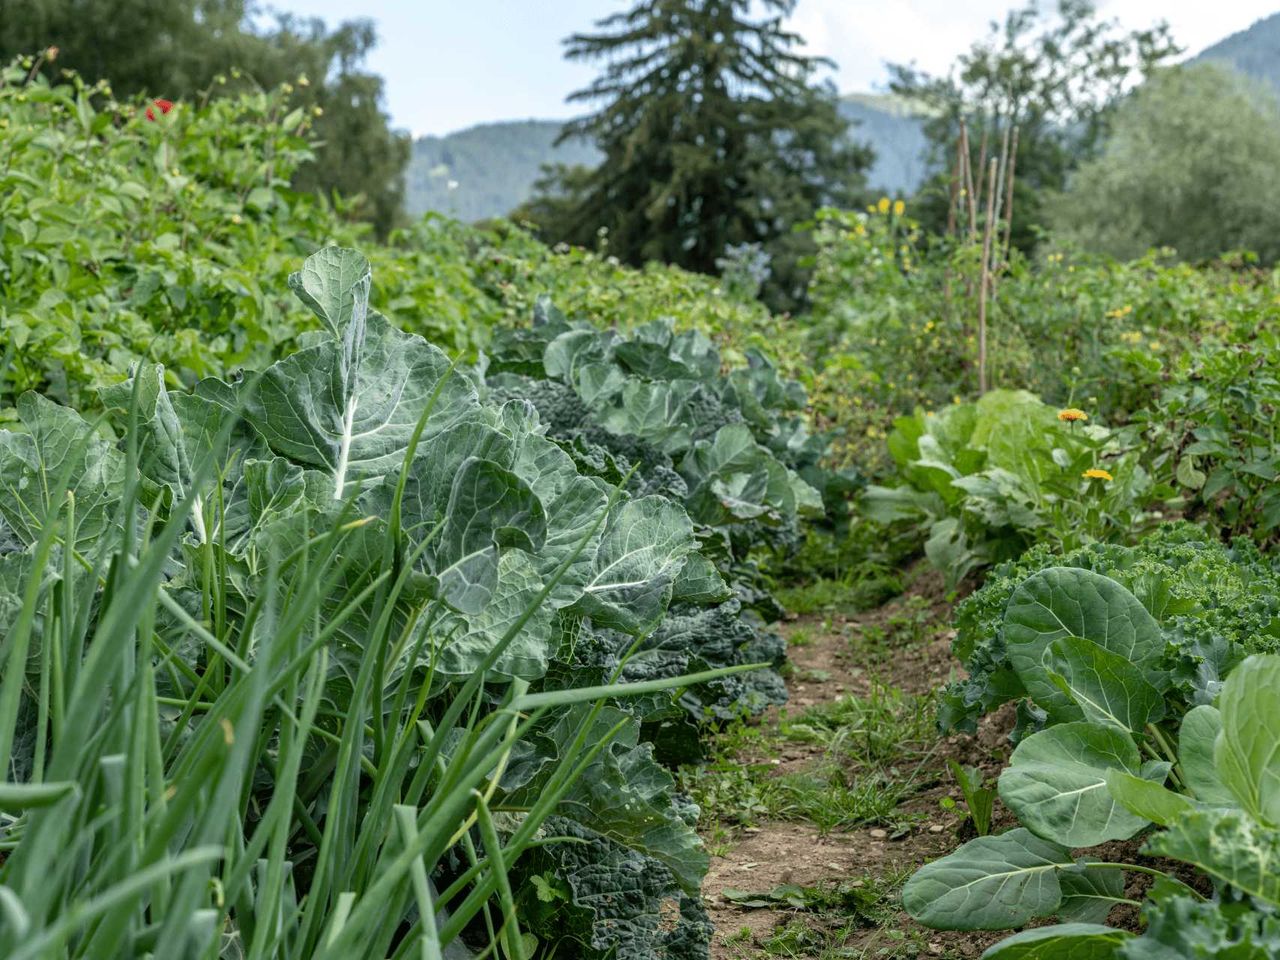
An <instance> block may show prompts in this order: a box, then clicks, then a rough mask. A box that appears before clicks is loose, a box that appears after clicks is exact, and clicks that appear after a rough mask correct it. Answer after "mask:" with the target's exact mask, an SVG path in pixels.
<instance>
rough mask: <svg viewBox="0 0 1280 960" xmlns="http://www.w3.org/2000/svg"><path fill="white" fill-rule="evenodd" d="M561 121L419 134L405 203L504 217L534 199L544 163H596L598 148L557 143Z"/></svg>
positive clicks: (462, 216) (411, 208)
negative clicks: (436, 135) (529, 198)
mask: <svg viewBox="0 0 1280 960" xmlns="http://www.w3.org/2000/svg"><path fill="white" fill-rule="evenodd" d="M561 126H562V123H561V122H560V121H558V120H513V121H508V122H505V123H485V124H480V125H479V126H475V127H468V128H467V129H466V130H460V131H458V132H457V133H450V134H448V135H446V136H443V137H419V138H418V139H417V140H415V141H414V144H413V154H412V155H411V156H410V158H409V166H408V169H407V170H406V171H405V208H406V210H407V211H408V212H409V214H410V215H411V216H414V217H416V216H419V215H421V214H423V213H425V212H427V211H428V210H437V211H439V212H441V213H447V214H449V215H450V216H452V217H456V218H458V219H459V220H463V221H466V222H471V221H474V220H483V219H485V218H486V217H499V216H502V215H503V214H505V213H507V212H509V211H510V210H512V209H514V208H515V207H517V206H519V205H520V204H521V203H522V202H524V201H525V200H526V199H528V197H529V195H530V193H531V192H532V191H533V184H534V182H535V181H536V180H537V179H538V177H539V176H540V171H541V169H542V166H543V164H547V163H564V164H568V165H570V166H572V165H574V164H579V163H583V164H594V163H596V162H597V160H598V159H599V157H600V154H599V152H598V151H597V150H596V149H595V147H593V146H591V145H590V144H586V143H583V142H581V141H570V142H568V143H564V144H561V145H560V146H558V147H557V146H555V145H554V144H555V139H556V137H558V136H559V135H560V128H561Z"/></svg>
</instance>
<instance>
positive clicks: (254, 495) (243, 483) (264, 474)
mask: <svg viewBox="0 0 1280 960" xmlns="http://www.w3.org/2000/svg"><path fill="white" fill-rule="evenodd" d="M321 480H322V478H321V476H320V475H319V474H317V473H316V472H315V471H307V470H303V469H302V468H301V467H299V466H296V465H294V464H292V463H290V462H289V461H288V460H286V459H285V458H284V457H272V458H271V459H270V460H248V461H246V462H245V464H244V467H243V469H242V470H241V471H240V472H239V480H238V482H237V483H236V485H235V486H234V488H233V489H232V491H231V492H230V494H229V495H228V496H227V498H226V501H225V503H226V507H225V513H224V515H223V525H222V530H221V531H215V532H214V535H213V539H214V540H215V541H221V542H223V543H224V544H225V545H226V547H227V549H228V550H229V551H230V552H231V553H233V554H237V555H239V554H243V553H244V552H245V551H246V550H247V549H248V548H249V547H250V546H251V545H253V544H254V542H255V538H256V536H257V534H258V532H259V531H260V530H261V529H262V528H263V526H264V525H266V524H269V523H271V522H272V521H274V520H278V519H280V518H281V517H283V516H285V515H287V514H289V513H292V512H294V511H296V510H298V509H305V508H306V507H307V506H311V505H315V504H317V503H320V502H321V501H322V500H323V499H324V498H325V497H326V496H327V495H328V490H327V488H326V485H325V484H323V483H322V482H319V481H321Z"/></svg>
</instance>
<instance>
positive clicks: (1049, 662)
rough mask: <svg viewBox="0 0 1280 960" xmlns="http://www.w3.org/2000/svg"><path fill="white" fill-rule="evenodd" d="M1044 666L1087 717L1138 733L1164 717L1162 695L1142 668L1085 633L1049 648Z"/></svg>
mask: <svg viewBox="0 0 1280 960" xmlns="http://www.w3.org/2000/svg"><path fill="white" fill-rule="evenodd" d="M1044 668H1045V671H1046V672H1047V673H1048V675H1049V679H1050V680H1052V681H1053V682H1054V683H1055V684H1056V685H1057V686H1058V688H1059V689H1060V690H1061V691H1062V692H1063V693H1065V694H1066V695H1067V696H1068V697H1070V698H1071V700H1072V701H1074V703H1075V704H1076V706H1078V707H1079V708H1080V709H1081V710H1082V711H1083V712H1084V715H1085V719H1086V720H1090V721H1092V722H1094V723H1106V724H1113V725H1115V726H1118V727H1120V728H1121V729H1124V730H1131V731H1133V732H1135V733H1140V732H1141V731H1143V730H1144V729H1145V728H1146V726H1147V724H1148V723H1153V722H1155V721H1156V720H1159V719H1160V718H1161V717H1163V716H1164V697H1163V696H1162V695H1161V693H1160V691H1159V690H1157V689H1156V688H1155V687H1153V686H1152V685H1151V684H1150V683H1148V682H1147V680H1146V678H1145V677H1144V676H1143V675H1142V670H1141V669H1140V668H1138V667H1137V666H1135V665H1134V664H1133V663H1131V662H1130V661H1129V660H1127V659H1126V658H1124V657H1122V656H1121V655H1119V654H1116V653H1112V652H1111V651H1110V650H1107V649H1105V648H1103V647H1100V646H1099V645H1098V644H1096V643H1094V642H1093V641H1092V640H1085V639H1084V638H1083V637H1062V638H1060V639H1058V640H1055V641H1053V642H1052V643H1051V644H1049V646H1048V648H1047V649H1046V650H1045V659H1044Z"/></svg>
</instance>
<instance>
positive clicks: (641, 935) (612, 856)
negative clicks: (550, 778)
mask: <svg viewBox="0 0 1280 960" xmlns="http://www.w3.org/2000/svg"><path fill="white" fill-rule="evenodd" d="M543 829H544V832H545V833H546V834H547V835H548V836H560V837H569V838H572V839H573V841H576V842H565V843H556V844H549V845H547V846H544V847H540V848H538V849H536V850H533V851H531V852H530V853H528V854H526V855H525V856H524V857H523V858H522V859H521V860H520V862H519V864H518V867H517V873H518V877H517V880H518V887H517V889H519V890H520V891H521V898H522V904H521V907H522V910H521V921H522V923H523V925H524V926H525V928H526V929H527V930H529V932H531V933H533V934H535V935H536V936H537V937H538V938H539V939H540V940H542V941H543V942H545V943H548V944H553V945H555V946H556V951H555V952H557V953H561V954H563V955H565V956H576V957H583V958H586V960H597V958H601V960H602V958H605V957H609V958H612V960H705V958H706V956H707V954H708V951H709V950H710V946H711V934H712V932H713V931H712V926H711V922H710V920H709V919H708V917H707V913H706V910H705V909H704V908H703V906H702V901H701V898H700V897H699V896H698V895H697V893H696V892H695V893H690V892H687V891H685V890H682V889H681V888H680V886H679V884H677V883H676V881H675V878H674V877H673V876H672V874H671V871H670V870H668V869H667V868H666V867H664V866H663V865H662V864H661V863H659V862H658V861H657V860H654V859H653V858H651V857H646V856H644V855H643V854H640V853H637V852H636V851H634V850H629V849H627V848H626V847H624V846H622V845H621V844H618V843H615V842H613V841H611V840H608V839H607V838H605V837H602V836H600V835H599V834H597V833H594V832H592V831H591V830H588V829H586V828H585V827H583V826H581V825H580V824H578V823H575V822H574V821H572V820H568V819H566V818H563V817H550V818H548V820H547V821H546V824H545V826H544V828H543Z"/></svg>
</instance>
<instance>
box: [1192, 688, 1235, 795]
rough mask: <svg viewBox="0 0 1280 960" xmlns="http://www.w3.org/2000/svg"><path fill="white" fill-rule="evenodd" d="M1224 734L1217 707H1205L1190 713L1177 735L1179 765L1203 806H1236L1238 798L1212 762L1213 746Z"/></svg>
mask: <svg viewBox="0 0 1280 960" xmlns="http://www.w3.org/2000/svg"><path fill="white" fill-rule="evenodd" d="M1221 732H1222V714H1221V713H1219V712H1218V708H1217V707H1213V706H1209V705H1208V704H1202V705H1201V706H1198V707H1196V708H1195V709H1193V710H1189V711H1188V712H1187V715H1186V716H1185V717H1183V718H1182V727H1181V729H1179V731H1178V762H1179V764H1180V765H1181V767H1182V779H1183V781H1184V782H1185V783H1186V785H1187V788H1188V789H1189V790H1190V791H1191V792H1192V793H1193V794H1195V796H1196V799H1197V800H1200V801H1201V802H1203V803H1213V804H1222V803H1229V804H1235V802H1236V798H1235V794H1233V793H1232V792H1231V791H1230V790H1228V789H1227V788H1226V786H1225V785H1224V784H1223V782H1222V777H1221V775H1220V774H1219V773H1218V766H1217V764H1216V763H1215V762H1214V759H1213V751H1214V744H1215V743H1216V742H1217V739H1218V734H1220V733H1221Z"/></svg>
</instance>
